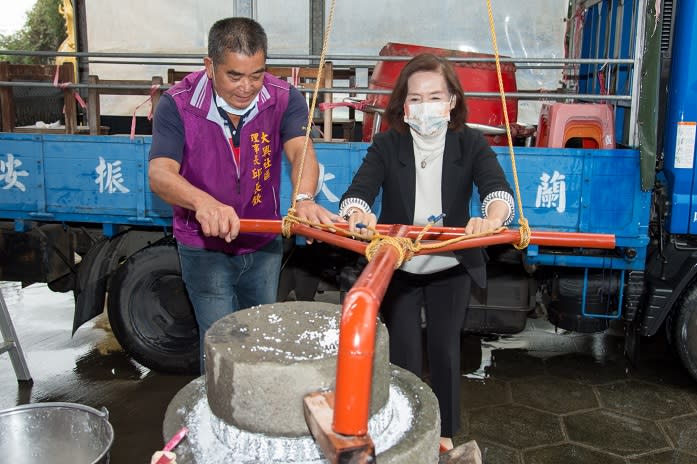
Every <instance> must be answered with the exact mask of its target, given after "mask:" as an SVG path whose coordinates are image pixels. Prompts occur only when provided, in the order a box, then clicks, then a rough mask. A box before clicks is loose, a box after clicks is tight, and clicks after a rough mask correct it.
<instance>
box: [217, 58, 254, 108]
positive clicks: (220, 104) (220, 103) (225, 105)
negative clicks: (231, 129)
mask: <svg viewBox="0 0 697 464" xmlns="http://www.w3.org/2000/svg"><path fill="white" fill-rule="evenodd" d="M215 86H216V82H215V66H213V90H214V91H215ZM258 99H259V94H257V95H255V96H254V98H253V99H252V101H251V102H249V105H247V107H246V108H242V109H238V108H235V107H233V106H232V105H230V104H229V103H228V102H226V101H225V99H224V98H223V97H221V96H220V95H218V92H215V103H216V104H217V105H218V107H219V108H220V109H222V110H224V111H225V112H227V113H230V114H234V115H235V116H244V115H245V114H246V113H247V112H248V111H249V110H251V109H252V108H254V107H255V106H257V100H258Z"/></svg>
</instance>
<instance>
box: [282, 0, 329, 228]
mask: <svg viewBox="0 0 697 464" xmlns="http://www.w3.org/2000/svg"><path fill="white" fill-rule="evenodd" d="M335 6H336V0H332V5H331V8H330V9H329V19H328V20H327V27H326V29H325V30H324V38H323V41H322V52H321V54H320V57H319V68H318V69H317V80H316V82H315V88H314V90H313V92H312V101H311V104H310V111H309V113H308V114H307V125H306V127H305V144H304V145H303V152H302V156H301V157H300V167H299V171H298V178H297V179H296V182H295V187H294V189H293V196H292V198H291V203H290V208H288V216H295V198H296V197H297V196H298V189H299V188H300V181H301V180H302V178H303V170H304V169H305V157H306V155H307V147H308V145H309V141H310V132H311V131H312V115H313V114H314V112H315V105H316V104H317V94H318V93H319V83H320V77H321V76H322V71H323V70H324V61H325V57H326V56H327V48H328V45H329V34H330V33H331V31H332V23H333V22H334V8H335ZM325 84H326V82H325ZM290 221H292V219H291V220H290ZM286 222H287V221H286V219H285V218H284V220H283V223H284V228H283V236H284V237H290V225H288V228H287V230H288V232H287V234H286V226H285V224H286Z"/></svg>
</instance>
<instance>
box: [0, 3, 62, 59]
mask: <svg viewBox="0 0 697 464" xmlns="http://www.w3.org/2000/svg"><path fill="white" fill-rule="evenodd" d="M10 1H11V0H10ZM61 3H62V2H61V0H36V3H35V4H34V7H33V8H32V9H31V10H30V11H28V12H27V20H26V22H25V23H24V26H23V27H22V28H21V29H20V30H19V31H17V32H16V33H14V34H11V35H2V34H0V49H2V50H28V51H56V50H57V49H58V47H59V46H60V44H61V43H63V41H64V40H65V38H66V31H65V20H64V19H63V16H62V15H61V14H60V12H59V11H58V7H59V5H60V4H61ZM0 60H1V61H9V62H11V63H53V61H54V58H53V57H38V56H18V55H9V56H2V55H0Z"/></svg>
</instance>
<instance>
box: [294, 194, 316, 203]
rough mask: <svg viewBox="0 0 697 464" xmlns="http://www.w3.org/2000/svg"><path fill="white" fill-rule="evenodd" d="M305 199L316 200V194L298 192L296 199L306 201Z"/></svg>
mask: <svg viewBox="0 0 697 464" xmlns="http://www.w3.org/2000/svg"><path fill="white" fill-rule="evenodd" d="M305 200H310V201H314V200H315V196H314V195H312V194H310V193H298V194H297V195H296V196H295V201H296V202H298V201H305Z"/></svg>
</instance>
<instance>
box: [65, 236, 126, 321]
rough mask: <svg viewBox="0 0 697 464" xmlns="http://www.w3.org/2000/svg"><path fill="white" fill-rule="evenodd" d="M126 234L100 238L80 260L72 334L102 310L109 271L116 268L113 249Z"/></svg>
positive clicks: (116, 254) (116, 260) (114, 250)
mask: <svg viewBox="0 0 697 464" xmlns="http://www.w3.org/2000/svg"><path fill="white" fill-rule="evenodd" d="M125 236H126V235H125V234H122V235H117V236H116V237H114V238H112V239H108V238H104V239H102V240H100V241H99V242H97V243H95V244H94V246H93V247H92V248H90V250H89V251H88V252H87V254H86V255H85V257H84V258H83V259H82V262H81V263H80V267H79V269H78V272H77V277H78V279H77V285H76V288H75V316H74V318H73V335H74V334H75V331H77V329H78V328H79V327H80V326H81V325H82V324H84V323H85V322H87V321H89V320H90V319H92V318H94V317H96V316H98V315H99V314H101V313H102V312H103V311H104V302H105V300H106V291H107V282H108V280H109V275H110V274H111V272H112V271H113V270H114V269H115V268H116V267H118V264H119V263H118V253H116V251H117V248H118V247H119V244H120V243H121V241H122V240H123V238H124V237H125Z"/></svg>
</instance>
